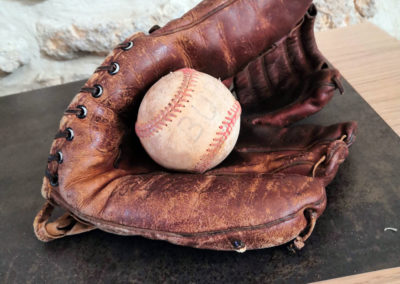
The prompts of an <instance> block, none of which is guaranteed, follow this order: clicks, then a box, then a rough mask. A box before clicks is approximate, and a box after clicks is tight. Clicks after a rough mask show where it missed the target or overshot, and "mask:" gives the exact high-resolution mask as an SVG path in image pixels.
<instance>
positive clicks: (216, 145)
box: [195, 101, 242, 172]
mask: <svg viewBox="0 0 400 284" xmlns="http://www.w3.org/2000/svg"><path fill="white" fill-rule="evenodd" d="M241 112H242V109H241V107H240V104H239V102H238V101H235V103H234V104H233V106H232V107H231V108H230V109H229V110H228V116H226V117H225V120H223V121H222V123H221V125H220V126H219V127H218V129H221V131H217V132H216V133H215V134H216V137H214V138H213V139H212V141H213V142H212V143H210V144H209V147H208V148H207V150H206V151H207V153H206V154H205V155H204V156H203V157H202V158H201V159H200V161H199V163H198V164H197V165H196V167H195V168H196V170H197V171H199V172H204V171H205V170H206V169H207V168H208V166H209V164H210V162H211V160H212V159H213V158H214V156H215V155H216V154H217V153H218V151H219V150H220V149H221V147H222V145H223V144H224V142H225V141H226V139H228V137H229V135H230V134H231V132H232V129H233V127H234V126H235V123H236V121H237V120H238V118H239V117H240V114H241Z"/></svg>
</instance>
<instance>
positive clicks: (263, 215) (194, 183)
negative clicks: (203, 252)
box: [34, 0, 356, 251]
mask: <svg viewBox="0 0 400 284" xmlns="http://www.w3.org/2000/svg"><path fill="white" fill-rule="evenodd" d="M310 2H311V1H309V0H302V1H292V0H279V1H278V0H259V1H251V2H249V1H243V0H242V1H241V0H230V1H227V0H224V1H222V0H219V1H207V0H206V1H203V2H202V3H200V4H199V5H198V6H197V7H195V8H194V9H193V10H191V11H190V12H188V13H187V14H185V15H184V16H183V17H182V18H181V19H178V20H174V21H172V22H170V23H168V24H167V25H166V26H165V27H163V28H159V29H156V28H153V29H152V33H151V34H149V35H145V34H143V33H139V34H135V35H133V36H132V37H131V38H129V39H127V40H126V41H125V42H124V43H122V44H120V45H119V46H118V47H117V48H116V49H115V50H114V51H113V52H112V53H111V54H110V56H108V57H107V58H106V59H105V61H104V63H103V65H102V66H100V67H99V68H98V69H97V70H96V71H95V73H94V75H93V76H92V77H91V78H90V79H89V80H88V82H87V83H86V84H85V86H84V87H83V88H82V89H81V92H80V93H79V94H78V95H76V96H75V98H74V99H73V100H72V102H71V104H70V105H69V106H68V108H67V110H66V111H65V115H64V116H63V118H62V120H61V123H60V130H59V132H58V133H57V134H56V136H55V140H54V142H53V144H52V147H51V150H50V156H49V159H48V164H47V168H46V176H45V177H44V179H43V186H42V195H43V196H44V198H45V199H47V202H46V203H45V205H44V207H43V208H42V210H41V211H40V212H39V213H38V215H37V216H36V218H35V220H34V231H35V233H36V236H37V237H38V238H39V239H40V240H42V241H50V240H53V239H57V238H61V237H64V236H66V235H73V234H78V233H82V232H85V231H89V230H93V229H95V228H99V229H101V230H104V231H107V232H112V233H116V234H121V235H141V236H144V237H148V238H151V239H159V240H167V241H169V242H172V243H175V244H180V245H186V246H192V247H196V248H207V249H216V250H236V251H244V250H246V249H259V248H266V247H271V246H276V245H280V244H284V243H287V242H289V241H292V240H294V242H293V244H294V246H295V247H297V248H301V247H302V246H303V245H304V241H305V240H306V239H307V238H308V237H309V236H310V234H311V232H312V230H313V228H314V226H315V223H316V220H317V218H318V217H319V216H320V215H321V214H322V212H323V210H324V208H325V206H326V195H325V186H326V185H327V184H328V183H329V182H330V181H331V180H332V178H333V177H334V176H335V174H336V172H337V170H338V167H339V165H340V163H342V162H343V161H344V159H345V158H346V156H347V154H348V146H349V145H351V143H353V141H354V137H355V135H354V132H355V128H356V124H355V123H352V122H350V123H342V124H336V125H332V126H329V127H323V126H312V125H308V126H292V127H290V128H282V127H276V126H270V125H254V123H253V122H254V119H256V118H257V115H258V112H259V111H263V108H264V107H265V108H266V109H267V108H268V107H267V106H266V105H264V104H265V102H266V99H265V98H266V97H267V98H271V101H274V102H275V100H276V101H277V102H276V103H275V106H276V109H277V111H278V112H279V111H282V112H285V105H291V104H293V105H298V106H301V103H300V102H299V101H298V100H296V97H298V98H303V97H305V98H307V97H315V95H314V94H315V93H314V92H311V93H310V95H308V92H310V91H315V92H316V93H318V94H319V95H317V96H316V98H315V100H318V99H319V98H321V97H324V96H325V93H326V96H330V95H331V93H332V92H333V90H334V88H335V86H336V85H333V84H332V83H326V82H328V79H326V78H325V77H323V76H322V77H323V78H322V79H321V77H319V76H318V74H320V72H322V73H323V74H325V71H326V68H325V67H326V66H325V65H324V64H323V65H321V66H316V67H315V68H314V69H313V68H308V67H302V66H297V65H296V67H298V68H299V70H303V68H304V69H305V70H307V72H305V73H304V76H305V78H307V80H314V81H310V82H304V80H302V79H301V76H300V77H296V79H295V80H294V82H295V83H293V84H292V81H291V80H290V78H292V75H293V76H296V75H294V73H295V72H297V71H296V70H294V69H293V70H291V72H293V73H292V74H290V73H288V72H286V70H283V68H282V66H281V65H280V64H273V63H274V62H268V60H270V58H269V57H268V54H269V53H268V54H265V52H268V50H270V48H271V46H274V45H275V46H279V44H280V43H282V42H284V41H285V40H290V39H291V35H293V34H297V33H299V36H301V33H302V32H301V31H300V30H301V29H300V27H302V25H303V23H304V22H305V21H304V17H303V16H304V15H305V14H306V12H307V9H308V8H309V6H310ZM306 17H312V15H311V16H310V15H309V13H308V14H306ZM302 19H303V20H302ZM310 40H312V39H310ZM306 46H311V47H310V48H311V49H313V50H314V51H315V53H316V54H319V53H318V50H317V49H316V47H315V43H314V42H311V43H310V44H309V45H306ZM275 50H280V49H279V48H277V49H275ZM276 52H278V51H276ZM301 52H306V49H304V50H302V51H301ZM259 56H262V57H261V58H262V59H257V57H259ZM275 56H276V58H279V54H278V53H277V54H275ZM290 56H291V55H290ZM299 57H300V58H303V56H302V55H299ZM252 60H256V61H253V62H254V63H251V64H250V65H248V64H249V62H251V61H252ZM258 60H263V64H264V65H263V66H269V65H270V64H271V65H272V67H271V69H270V70H269V72H270V74H274V76H277V77H279V78H282V80H284V79H285V78H288V79H289V82H287V85H284V86H281V84H277V85H274V88H271V89H268V92H267V93H265V91H266V89H265V88H264V89H262V93H260V92H259V90H258V89H256V88H253V87H251V86H252V85H251V84H248V85H246V86H248V87H247V88H246V87H245V86H244V85H245V84H247V83H246V81H245V80H241V79H240V78H241V77H242V74H246V72H247V73H248V72H251V71H250V70H253V69H254V72H255V74H257V71H259V69H257V67H254V68H253V64H255V65H257V61H258ZM307 62H308V61H307ZM298 64H303V63H298ZM307 64H308V63H307ZM247 65H248V67H247V69H245V70H244V71H242V72H240V73H238V72H239V71H240V70H243V69H244V68H245V67H246V66H247ZM184 67H191V68H194V69H197V70H199V71H202V72H205V73H208V74H211V75H213V76H215V77H218V78H221V79H223V80H224V79H228V81H229V79H230V78H231V81H232V80H234V81H235V89H236V91H237V94H238V97H239V100H240V101H241V103H242V104H243V109H244V118H245V119H243V124H242V126H241V134H240V137H239V140H238V143H237V145H236V147H235V149H234V151H233V153H232V154H231V155H230V156H229V157H228V158H227V159H226V160H225V161H224V162H223V163H222V164H221V165H220V166H218V167H217V168H215V169H213V170H211V171H208V172H206V173H204V174H184V173H176V172H170V171H167V170H165V169H163V168H161V167H160V166H158V165H157V164H155V163H154V162H153V161H152V160H151V159H150V158H149V157H148V155H147V154H146V153H145V151H144V150H143V148H142V146H141V145H140V142H139V140H138V138H137V136H136V135H135V132H134V130H133V125H134V121H135V118H136V114H137V109H138V106H139V104H140V101H141V99H142V97H143V95H144V94H145V92H146V90H147V89H148V88H149V87H150V86H151V85H152V84H153V83H154V82H156V81H157V80H158V79H159V78H160V77H161V76H163V75H165V74H167V73H168V72H170V71H176V70H178V69H180V68H184ZM322 73H321V74H322ZM333 73H334V74H336V73H335V72H333ZM235 74H237V75H236V76H235ZM314 75H315V76H314ZM257 76H258V75H257ZM302 76H303V75H302ZM233 78H234V79H233ZM257 78H258V77H257ZM331 78H333V77H331ZM317 79H318V80H317ZM257 80H258V79H257ZM252 84H254V82H252ZM271 86H272V85H271ZM312 86H315V88H316V89H318V90H316V89H313V88H314V87H312ZM248 90H250V91H248ZM281 92H282V94H283V95H284V96H285V99H282V100H283V102H284V103H280V101H281V97H280V93H281ZM265 94H267V95H265ZM286 94H290V99H288V98H287V96H286ZM296 94H297V95H296ZM248 97H249V99H248ZM288 97H289V96H288ZM272 98H274V99H272ZM247 99H248V101H246V100H247ZM310 100H311V101H312V99H310ZM260 103H262V104H263V106H260ZM323 104H324V103H323V102H321V103H320V104H319V106H322V105H323ZM268 110H270V109H268ZM309 113H310V112H309ZM300 117H301V116H296V118H300ZM261 119H262V120H260V122H261V123H264V122H269V121H268V120H265V114H262V117H261ZM291 121H294V119H291ZM271 124H276V125H283V124H286V122H285V123H271ZM54 206H60V207H62V208H64V209H65V210H66V211H67V213H66V214H65V215H63V216H61V217H60V218H58V219H57V220H55V221H52V222H50V221H49V219H50V217H51V213H52V210H53V208H54Z"/></svg>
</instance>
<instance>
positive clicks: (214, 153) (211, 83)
mask: <svg viewBox="0 0 400 284" xmlns="http://www.w3.org/2000/svg"><path fill="white" fill-rule="evenodd" d="M240 114H241V107H240V104H239V102H238V101H237V100H236V99H235V98H234V97H233V95H232V94H231V92H230V91H229V90H228V89H227V88H226V87H225V85H224V84H223V83H222V82H221V81H220V80H218V79H216V78H214V77H212V76H210V75H208V74H205V73H201V72H198V71H196V70H193V69H189V68H185V69H181V70H178V71H176V72H172V73H170V74H168V75H166V76H164V77H163V78H161V79H160V80H159V81H158V82H156V83H155V84H154V85H153V86H152V87H151V88H150V89H149V90H148V92H147V93H146V95H145V96H144V98H143V101H142V103H141V104H140V107H139V113H138V117H137V121H136V124H135V131H136V134H137V135H138V137H139V139H140V141H141V143H142V145H143V147H144V148H145V150H146V152H147V153H148V154H149V155H150V157H151V158H152V159H153V160H154V161H156V162H157V163H158V164H160V165H162V166H164V167H165V168H168V169H173V170H180V171H189V172H200V173H202V172H204V171H206V170H208V169H211V168H213V167H215V166H216V165H218V164H219V163H220V162H222V161H223V160H224V159H225V158H226V157H227V156H228V155H229V153H230V152H231V151H232V149H233V147H234V146H235V144H236V141H237V138H238V136H239V130H240Z"/></svg>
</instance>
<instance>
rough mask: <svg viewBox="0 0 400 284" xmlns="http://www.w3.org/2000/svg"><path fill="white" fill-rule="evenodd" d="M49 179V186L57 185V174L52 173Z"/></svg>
mask: <svg viewBox="0 0 400 284" xmlns="http://www.w3.org/2000/svg"><path fill="white" fill-rule="evenodd" d="M49 181H50V185H51V186H58V174H54V175H53V176H52V177H51V178H50V179H49Z"/></svg>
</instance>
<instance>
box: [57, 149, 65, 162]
mask: <svg viewBox="0 0 400 284" xmlns="http://www.w3.org/2000/svg"><path fill="white" fill-rule="evenodd" d="M63 161H64V157H63V154H62V152H61V151H58V152H57V162H58V163H59V164H62V162H63Z"/></svg>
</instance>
